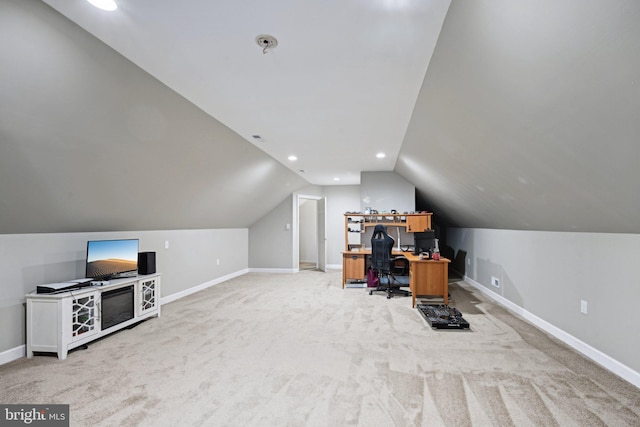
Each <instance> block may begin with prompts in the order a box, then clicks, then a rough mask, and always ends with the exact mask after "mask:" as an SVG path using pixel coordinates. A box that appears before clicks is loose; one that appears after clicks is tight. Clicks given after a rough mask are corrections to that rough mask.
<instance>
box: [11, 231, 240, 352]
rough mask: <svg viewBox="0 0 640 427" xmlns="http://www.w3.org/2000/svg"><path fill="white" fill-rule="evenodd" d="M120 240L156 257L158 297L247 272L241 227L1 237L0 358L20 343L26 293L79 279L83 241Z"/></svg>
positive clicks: (84, 249) (82, 264)
mask: <svg viewBox="0 0 640 427" xmlns="http://www.w3.org/2000/svg"><path fill="white" fill-rule="evenodd" d="M121 238H135V239H139V240H140V251H141V252H147V251H152V252H156V271H157V272H159V273H162V279H161V280H162V294H161V297H163V298H166V297H171V295H176V294H179V293H184V292H185V291H187V292H188V291H189V289H190V288H194V287H196V286H200V285H203V284H207V283H209V282H211V281H214V280H215V279H217V278H224V277H225V276H229V275H234V274H239V273H241V272H244V271H246V270H247V268H248V265H247V259H248V240H249V239H248V230H247V229H246V228H239V229H220V230H163V231H136V232H133V231H132V232H101V233H49V234H5V235H0V354H2V353H3V352H5V351H9V350H11V349H14V348H16V347H19V346H21V345H23V344H25V335H24V334H25V321H24V314H25V312H24V307H23V304H24V302H25V298H24V296H25V294H27V293H28V292H31V291H33V290H35V288H36V286H37V285H38V284H42V283H54V282H59V281H65V280H70V279H76V278H82V277H84V275H85V271H84V269H85V260H86V246H87V241H88V240H98V239H121ZM165 241H168V242H169V248H167V249H165ZM218 260H220V264H219V265H218V263H217V261H218ZM0 359H1V357H0Z"/></svg>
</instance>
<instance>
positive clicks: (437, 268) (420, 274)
mask: <svg viewBox="0 0 640 427" xmlns="http://www.w3.org/2000/svg"><path fill="white" fill-rule="evenodd" d="M404 256H405V257H407V259H408V260H409V286H410V288H411V307H415V306H416V297H417V296H426V295H438V296H440V295H442V297H443V298H444V303H445V304H449V263H450V262H451V261H449V260H448V259H447V258H440V259H439V260H438V261H435V260H432V259H425V260H421V259H420V257H419V256H418V255H414V254H412V253H410V252H408V253H405V254H404Z"/></svg>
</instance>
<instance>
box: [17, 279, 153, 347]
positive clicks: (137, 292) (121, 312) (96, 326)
mask: <svg viewBox="0 0 640 427" xmlns="http://www.w3.org/2000/svg"><path fill="white" fill-rule="evenodd" d="M26 300H27V357H33V355H34V352H48V353H57V355H58V358H59V359H66V358H67V352H68V351H69V350H71V349H74V348H76V347H80V346H83V345H86V344H87V343H89V342H91V341H93V340H96V339H98V338H100V337H103V336H105V335H108V334H110V333H113V332H115V331H118V330H120V329H122V328H126V327H129V326H132V325H134V324H136V323H138V322H140V321H141V320H144V319H147V318H149V317H154V316H156V317H159V316H160V274H150V275H148V276H134V277H128V278H122V279H114V280H110V281H109V283H108V284H107V285H102V286H88V287H84V288H80V289H77V290H72V291H67V292H60V293H51V294H39V293H37V292H36V291H34V292H31V293H29V294H27V295H26Z"/></svg>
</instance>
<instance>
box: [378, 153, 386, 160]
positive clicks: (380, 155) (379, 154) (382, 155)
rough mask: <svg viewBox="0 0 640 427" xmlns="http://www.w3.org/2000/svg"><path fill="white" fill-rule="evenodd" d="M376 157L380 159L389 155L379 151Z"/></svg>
mask: <svg viewBox="0 0 640 427" xmlns="http://www.w3.org/2000/svg"><path fill="white" fill-rule="evenodd" d="M376 157H377V158H379V159H384V158H385V157H387V155H386V154H384V153H378V154H376Z"/></svg>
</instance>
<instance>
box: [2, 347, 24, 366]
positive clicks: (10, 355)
mask: <svg viewBox="0 0 640 427" xmlns="http://www.w3.org/2000/svg"><path fill="white" fill-rule="evenodd" d="M26 355H27V346H26V345H19V346H18V347H14V348H11V349H9V350H6V351H3V352H2V353H0V365H4V364H5V363H9V362H13V361H14V360H18V359H20V358H21V357H25V356H26Z"/></svg>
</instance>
